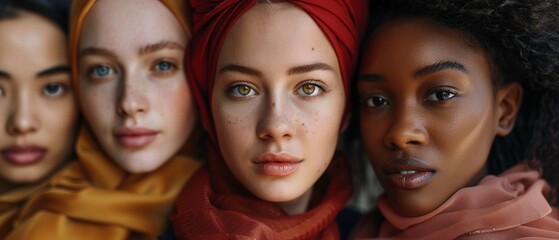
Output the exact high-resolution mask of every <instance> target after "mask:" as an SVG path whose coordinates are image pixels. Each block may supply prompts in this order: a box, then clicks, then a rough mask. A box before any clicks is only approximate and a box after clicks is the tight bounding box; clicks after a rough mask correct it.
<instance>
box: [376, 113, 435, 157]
mask: <svg viewBox="0 0 559 240" xmlns="http://www.w3.org/2000/svg"><path fill="white" fill-rule="evenodd" d="M423 122H424V119H423V117H422V116H421V115H420V114H417V110H416V109H415V108H413V107H406V108H404V109H400V110H397V111H396V112H395V114H394V117H393V118H392V123H391V124H390V127H389V129H388V131H387V132H386V135H385V137H384V144H385V146H386V147H388V148H389V149H392V150H405V149H407V148H410V147H418V146H422V145H425V144H427V143H428V142H429V137H428V133H427V131H426V129H425V126H424V123H423Z"/></svg>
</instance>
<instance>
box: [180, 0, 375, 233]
mask: <svg viewBox="0 0 559 240" xmlns="http://www.w3.org/2000/svg"><path fill="white" fill-rule="evenodd" d="M190 2H191V6H192V7H193V9H194V13H193V17H194V37H193V39H192V40H191V42H190V44H189V47H188V50H187V56H186V61H185V62H186V68H187V69H188V81H189V83H190V86H191V88H192V91H193V95H194V98H195V100H196V102H197V104H198V107H199V109H200V113H201V114H200V115H201V118H202V122H203V124H204V128H205V129H206V130H207V131H208V133H209V136H210V138H211V140H212V146H210V152H209V156H208V165H206V166H205V167H203V168H202V169H200V170H199V171H198V172H197V173H196V175H195V176H194V177H193V178H192V179H191V180H190V181H189V182H188V183H187V185H186V186H185V188H184V189H183V191H182V193H181V194H180V195H179V197H178V199H177V202H176V212H175V214H174V215H173V216H172V217H171V221H172V223H173V229H174V231H175V235H176V237H177V238H178V239H200V238H202V239H338V238H339V234H338V230H337V227H336V224H335V223H334V219H335V217H336V215H337V213H338V212H339V211H340V210H341V209H342V208H343V206H344V205H345V203H346V201H347V200H348V199H349V197H350V195H351V179H350V177H349V168H348V167H347V159H344V158H343V157H340V156H335V157H334V159H333V160H332V161H331V163H330V166H329V168H328V169H327V170H326V172H325V173H324V175H323V176H322V177H321V179H319V181H318V182H317V183H316V184H315V187H314V188H313V193H312V199H311V203H310V205H309V207H310V209H309V210H308V211H307V212H305V213H302V214H298V215H293V216H289V215H287V214H286V213H285V212H284V211H283V210H282V209H281V208H279V207H278V206H276V205H275V204H273V203H271V202H267V201H264V200H261V199H259V198H257V197H255V196H254V195H252V194H251V193H250V192H248V191H247V190H246V189H245V188H244V187H243V186H242V185H241V184H240V183H239V182H238V180H237V179H236V178H235V177H234V176H233V174H232V173H231V171H230V170H229V169H228V168H227V166H226V164H225V163H224V161H223V158H222V157H221V154H220V153H219V151H218V150H216V149H218V148H217V147H216V146H217V144H218V142H217V139H216V133H215V128H214V125H213V119H212V116H211V110H210V106H211V104H210V100H211V92H212V88H213V84H214V78H215V72H216V65H217V61H218V57H219V53H220V51H221V47H222V45H223V42H224V41H225V38H226V36H227V34H228V31H229V30H230V29H231V28H232V26H233V25H234V24H235V22H236V21H237V20H238V19H239V18H240V17H241V16H242V15H243V14H244V13H246V12H247V11H248V10H249V9H251V8H252V7H253V6H254V5H255V4H257V2H259V1H258V0H221V1H218V0H190ZM276 2H277V1H276ZM281 2H288V3H290V4H292V5H294V6H295V7H298V8H300V9H302V10H304V11H305V12H306V13H307V14H308V15H309V16H310V17H311V18H312V19H313V20H314V21H315V23H316V24H317V25H318V27H319V28H320V29H321V30H322V32H323V33H324V34H325V36H326V38H327V39H328V41H329V42H330V44H331V46H332V47H333V49H334V51H335V53H336V55H337V58H338V62H339V67H340V71H341V74H342V78H343V79H342V80H343V83H344V89H345V95H346V99H347V100H349V90H350V81H351V78H352V76H353V71H354V68H355V65H356V62H357V59H358V49H359V44H360V41H361V37H362V35H363V33H364V29H365V26H366V21H367V9H368V8H367V5H368V4H367V1H366V0H285V1H281ZM346 102H348V103H349V101H346ZM347 109H348V108H347V107H346V110H347Z"/></svg>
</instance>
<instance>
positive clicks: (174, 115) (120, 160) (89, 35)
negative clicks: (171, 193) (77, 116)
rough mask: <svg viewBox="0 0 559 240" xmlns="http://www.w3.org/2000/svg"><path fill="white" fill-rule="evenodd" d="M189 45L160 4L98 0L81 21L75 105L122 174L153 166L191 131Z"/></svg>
mask: <svg viewBox="0 0 559 240" xmlns="http://www.w3.org/2000/svg"><path fill="white" fill-rule="evenodd" d="M115 23H118V24H115ZM187 41H188V39H187V37H186V34H185V32H184V30H183V29H182V27H181V25H180V24H179V22H178V21H177V19H176V18H175V17H174V16H173V14H172V13H171V12H170V11H169V10H168V9H167V8H166V7H165V6H164V5H163V4H162V3H160V2H159V1H153V0H125V1H110V0H100V1H97V3H95V5H94V6H93V8H92V9H91V12H90V13H89V14H88V16H87V17H86V19H85V21H84V25H83V28H82V32H81V37H80V42H79V67H78V69H79V70H78V71H79V102H80V104H81V107H82V109H83V114H84V116H85V120H86V121H87V122H88V124H89V126H90V127H91V129H92V131H93V134H94V135H95V137H96V139H97V140H98V142H99V143H100V145H101V147H102V148H103V150H104V151H105V152H106V153H107V154H108V156H109V157H110V158H111V159H112V160H114V161H115V162H116V163H117V164H118V165H120V166H121V167H122V168H123V169H125V170H126V171H128V172H131V173H145V172H151V171H153V170H155V169H157V168H159V167H160V166H161V165H163V164H164V163H165V162H167V161H168V160H169V159H170V158H171V157H172V156H173V155H175V154H176V153H177V151H179V150H180V148H181V147H182V146H183V145H184V143H185V141H186V140H187V138H188V136H189V135H190V133H191V132H192V130H193V127H194V123H195V119H196V117H197V115H196V111H195V106H194V103H193V100H192V96H191V94H190V89H189V86H188V84H187V82H186V77H185V69H184V60H183V59H184V50H185V47H186V43H187Z"/></svg>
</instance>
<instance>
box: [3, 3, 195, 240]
mask: <svg viewBox="0 0 559 240" xmlns="http://www.w3.org/2000/svg"><path fill="white" fill-rule="evenodd" d="M95 2H96V1H95V0H74V1H73V3H72V10H71V14H70V15H71V16H70V36H69V38H70V42H69V43H70V46H69V51H70V60H71V64H72V67H73V72H72V76H73V80H74V89H76V90H77V66H78V64H77V50H78V43H79V35H80V32H81V28H82V25H83V20H84V19H85V17H86V16H87V13H88V12H89V10H90V9H91V7H92V6H93V5H94V4H95ZM161 2H162V3H163V4H165V5H166V6H167V7H168V8H169V10H170V11H171V12H172V13H173V14H174V15H175V16H176V17H177V19H178V20H179V22H180V23H181V25H182V26H183V27H184V29H185V31H186V33H187V36H188V37H190V36H191V22H190V17H189V12H188V11H187V10H186V8H185V1H179V0H161ZM139 27H141V26H139ZM75 93H76V96H77V91H75ZM77 99H79V96H77ZM79 131H80V132H79V136H78V139H77V142H76V153H77V160H76V161H72V162H70V163H68V164H67V165H66V166H65V167H64V168H62V169H61V170H60V171H59V172H58V173H56V174H55V175H53V177H51V178H50V179H48V180H45V181H44V182H41V183H38V184H35V185H33V186H26V187H20V188H15V189H10V190H9V191H5V192H4V188H6V187H5V186H2V185H1V184H0V239H6V240H16V239H17V240H19V239H26V240H27V239H29V240H33V239H84V240H88V239H92V240H93V239H95V240H98V239H103V240H113V239H114V240H116V239H155V238H156V237H157V236H158V235H160V234H161V233H162V232H163V231H164V230H165V228H166V226H165V225H166V223H167V215H168V213H169V212H170V210H171V208H172V205H173V202H174V200H175V198H176V197H177V195H178V193H179V192H180V190H181V189H182V187H183V185H184V183H186V181H187V180H188V179H189V178H190V177H191V175H192V174H193V173H194V172H195V171H196V170H197V169H198V168H199V167H200V165H201V162H200V161H199V160H198V159H195V157H193V156H194V155H196V154H195V153H196V152H198V150H199V149H198V147H199V146H198V144H201V141H200V136H201V132H195V133H194V134H193V136H191V137H190V138H189V140H188V141H187V143H186V144H185V146H184V147H183V149H182V150H181V151H180V152H179V153H178V154H177V155H176V156H174V157H173V158H172V159H170V160H169V161H168V162H167V163H165V164H164V165H163V166H162V167H160V168H158V169H157V170H155V171H153V172H150V173H145V174H130V173H127V172H126V171H124V170H123V169H122V168H120V167H119V166H118V165H116V164H115V163H114V162H113V161H112V160H111V159H110V158H109V157H108V156H107V155H106V154H105V153H104V152H103V151H102V150H101V149H100V147H99V144H98V143H97V142H96V140H95V138H94V137H93V135H92V133H91V131H90V130H89V128H88V127H87V126H86V125H83V126H81V128H80V130H79ZM195 131H196V130H195Z"/></svg>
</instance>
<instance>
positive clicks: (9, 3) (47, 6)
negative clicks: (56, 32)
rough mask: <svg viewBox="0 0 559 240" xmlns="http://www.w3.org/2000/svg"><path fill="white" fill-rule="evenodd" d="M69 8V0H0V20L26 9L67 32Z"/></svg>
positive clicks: (12, 16)
mask: <svg viewBox="0 0 559 240" xmlns="http://www.w3.org/2000/svg"><path fill="white" fill-rule="evenodd" d="M69 9H70V1H69V0H0V20H2V19H9V18H15V17H18V16H19V13H20V11H28V12H31V13H35V14H38V15H40V16H42V17H44V18H46V19H48V20H50V21H52V22H53V23H55V24H56V25H57V26H58V27H60V29H62V30H63V31H64V33H66V34H67V33H68V13H69Z"/></svg>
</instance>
